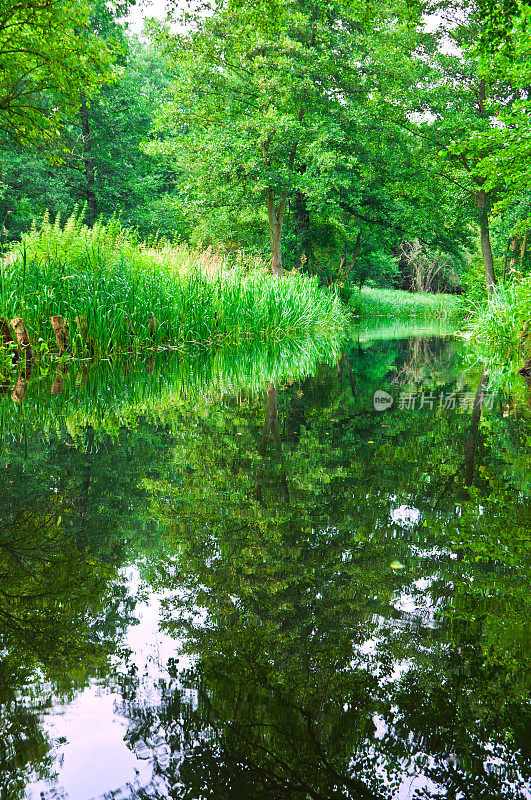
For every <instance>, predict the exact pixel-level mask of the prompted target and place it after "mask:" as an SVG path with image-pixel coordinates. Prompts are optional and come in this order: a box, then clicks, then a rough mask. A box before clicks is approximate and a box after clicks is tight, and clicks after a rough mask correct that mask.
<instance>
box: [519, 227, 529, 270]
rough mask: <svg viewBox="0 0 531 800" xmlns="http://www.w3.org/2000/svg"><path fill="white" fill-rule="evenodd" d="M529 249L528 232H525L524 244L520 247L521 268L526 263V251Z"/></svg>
mask: <svg viewBox="0 0 531 800" xmlns="http://www.w3.org/2000/svg"><path fill="white" fill-rule="evenodd" d="M526 250H527V233H526V234H524V238H523V239H522V246H521V248H520V269H521V268H522V266H523V264H524V258H525V251H526Z"/></svg>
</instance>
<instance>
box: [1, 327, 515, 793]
mask: <svg viewBox="0 0 531 800" xmlns="http://www.w3.org/2000/svg"><path fill="white" fill-rule="evenodd" d="M416 333H417V334H421V335H416V336H415V335H414V334H415V331H412V330H409V329H408V330H393V329H391V330H389V328H388V327H387V328H384V326H379V327H378V328H376V329H375V328H371V329H363V330H360V331H359V332H358V333H357V335H356V336H355V337H354V339H353V341H352V342H351V343H350V345H349V346H348V347H347V348H346V350H345V353H344V354H343V355H342V356H341V357H338V354H333V356H332V357H329V358H326V357H325V354H323V353H321V352H312V351H311V350H308V351H307V352H303V353H301V352H300V351H292V352H290V351H289V350H286V349H283V350H278V349H276V350H273V351H270V352H269V353H265V354H264V353H258V352H253V353H245V354H240V355H239V357H236V358H233V359H231V358H222V357H221V356H218V358H217V360H216V361H214V362H211V361H206V360H204V361H202V360H200V359H195V360H192V361H190V362H188V363H186V362H183V361H182V360H179V359H177V358H175V357H172V356H169V355H166V356H160V357H157V359H156V360H154V361H151V362H149V361H148V362H147V363H138V364H132V365H126V366H125V368H123V369H122V370H121V372H120V373H118V374H117V373H116V372H115V371H113V369H111V367H110V365H109V366H108V367H105V366H100V367H99V368H98V369H95V368H88V367H87V368H86V369H80V370H79V371H77V370H76V371H74V370H70V373H69V374H66V373H62V372H61V375H59V378H61V379H62V381H63V384H62V386H61V393H60V394H58V395H52V394H51V393H50V390H51V387H52V386H54V385H55V390H54V391H57V384H54V382H55V381H57V377H58V375H57V374H51V373H46V371H45V370H43V371H42V373H39V374H38V375H34V376H33V377H32V380H31V381H30V383H29V385H28V387H27V390H26V392H25V396H24V399H23V401H22V402H21V403H18V404H14V403H13V402H12V401H11V399H10V397H9V395H8V394H7V395H6V396H5V397H4V398H3V399H2V400H1V401H0V403H1V404H2V405H1V406H0V422H1V434H2V454H1V456H2V458H1V462H0V464H1V466H2V473H1V474H2V494H1V500H0V503H1V505H0V702H1V703H2V708H1V712H0V798H1V800H15V798H16V799H17V800H18V798H20V799H21V800H22V798H39V797H41V796H44V797H46V798H53V797H65V798H66V797H67V798H70V800H90V798H96V797H106V798H111V797H113V798H114V797H123V798H138V799H140V798H151V797H153V798H179V800H180V799H181V798H186V799H187V800H199V799H200V798H212V800H222V798H228V799H230V800H232V799H234V800H236V799H238V800H239V798H242V799H243V798H258V799H259V800H278V799H279V798H289V800H292V799H293V800H306V798H316V800H321V799H324V798H327V799H330V800H332V799H333V800H335V799H336V798H338V799H339V798H356V799H357V798H382V800H383V799H384V798H385V799H386V800H391V798H392V799H393V800H397V799H398V798H400V800H405V799H406V798H411V799H413V798H419V800H420V798H425V799H426V798H435V797H445V798H454V800H457V798H465V799H467V798H470V799H472V800H476V798H502V797H503V798H526V797H531V792H530V790H529V777H530V756H531V738H530V732H531V731H530V722H531V714H530V710H529V704H528V697H529V695H528V690H529V655H530V651H529V613H528V608H529V571H528V565H529V549H530V546H529V530H530V522H531V508H530V502H529V496H530V490H531V479H530V474H531V471H530V457H529V453H530V444H531V426H530V419H531V412H530V409H531V405H530V396H529V393H528V392H529V390H528V389H527V387H525V384H523V383H522V384H521V385H520V384H516V385H515V386H514V387H505V388H503V387H502V388H501V389H499V390H497V392H496V394H495V395H494V394H492V393H491V392H490V391H489V389H488V388H487V383H486V376H484V375H483V376H482V375H481V374H480V372H479V371H478V370H477V369H474V368H470V366H469V365H468V364H467V363H466V361H465V359H464V356H463V352H462V350H461V347H460V345H459V344H458V342H456V341H455V340H453V339H452V338H450V337H448V336H445V335H444V331H443V330H437V331H433V330H429V329H424V330H421V331H417V332H416ZM393 337H394V338H393ZM327 361H328V363H326V362H327ZM377 391H378V392H379V393H380V394H379V397H380V399H381V404H380V405H379V406H378V408H379V409H381V410H376V409H375V405H374V397H375V392H377ZM383 392H385V393H387V394H385V395H384V394H382V393H383ZM389 397H391V398H392V400H393V404H392V406H391V407H387V408H386V405H388V404H389V402H390V400H389ZM382 398H383V400H382Z"/></svg>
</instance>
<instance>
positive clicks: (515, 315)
mask: <svg viewBox="0 0 531 800" xmlns="http://www.w3.org/2000/svg"><path fill="white" fill-rule="evenodd" d="M470 311H471V313H472V321H471V323H470V324H469V326H468V328H467V329H466V331H465V337H466V338H467V339H468V340H469V342H470V345H471V347H472V349H473V351H474V353H475V354H476V356H477V358H478V359H479V360H480V361H483V363H485V364H486V365H487V366H489V367H490V368H491V369H494V368H499V367H501V366H503V365H505V366H506V367H507V368H508V369H509V371H510V370H518V369H519V368H520V367H522V366H523V363H524V361H527V359H529V358H531V276H528V277H527V278H526V279H524V280H522V281H520V282H518V283H514V284H511V285H509V286H507V287H505V286H498V287H497V288H496V289H495V290H494V292H493V293H492V294H491V296H490V297H489V298H488V299H487V301H486V302H485V303H484V304H473V305H472V304H471V305H470Z"/></svg>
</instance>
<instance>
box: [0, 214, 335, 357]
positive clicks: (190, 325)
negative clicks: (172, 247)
mask: <svg viewBox="0 0 531 800" xmlns="http://www.w3.org/2000/svg"><path fill="white" fill-rule="evenodd" d="M214 261H215V260H214ZM1 289H2V295H1V298H0V313H1V314H2V315H3V316H4V317H6V318H10V317H13V316H15V315H20V316H23V317H24V321H25V323H26V326H27V328H28V330H29V332H30V336H31V338H32V339H33V340H34V341H35V342H36V341H37V340H38V339H42V341H43V342H45V343H47V344H48V345H49V346H50V347H51V346H52V344H53V343H52V340H53V336H52V331H51V327H50V323H49V318H50V317H51V316H57V315H60V316H62V317H63V318H64V320H65V321H66V322H67V324H68V326H69V330H70V340H71V348H72V352H73V353H75V354H82V353H84V352H86V349H87V347H86V343H85V342H84V338H83V335H82V333H81V330H80V329H79V325H78V324H77V323H76V318H78V319H79V318H85V319H86V324H87V333H88V338H89V339H90V340H92V342H93V346H94V350H95V354H96V355H100V356H105V355H109V354H113V355H117V354H120V353H123V352H130V351H135V350H138V349H139V348H141V347H142V346H147V345H153V346H162V345H172V346H177V347H181V348H185V347H189V346H193V345H195V346H200V347H217V346H227V345H228V346H235V345H236V344H238V343H240V342H242V341H246V340H249V339H257V340H274V341H280V340H283V339H285V338H286V337H288V338H305V337H309V336H317V337H319V338H321V339H324V340H326V341H329V342H333V341H336V340H337V339H338V337H340V336H341V334H342V331H343V328H344V322H345V315H344V312H343V310H342V307H341V303H340V301H339V299H338V298H337V297H336V296H335V295H333V294H331V293H330V292H328V291H326V290H322V289H320V288H319V286H318V283H317V280H316V279H312V278H308V277H305V276H300V275H290V276H286V277H285V278H283V279H282V280H279V279H277V278H276V277H273V276H271V275H269V274H266V273H265V271H264V270H256V269H251V270H247V269H245V265H243V266H240V267H239V268H233V269H228V268H227V267H226V265H225V264H223V263H221V264H220V263H219V259H218V260H217V261H216V263H215V264H214V266H213V268H211V269H210V268H209V264H208V262H207V263H206V264H205V259H204V257H202V256H198V257H197V258H196V259H195V263H194V258H193V256H192V257H190V256H188V257H186V258H185V257H184V255H183V252H182V250H179V251H177V253H175V252H173V253H168V252H164V251H153V250H152V249H148V248H146V247H144V246H143V245H142V244H141V243H139V242H138V241H136V240H135V238H134V237H133V236H132V235H131V234H130V233H129V232H127V231H123V230H122V229H121V228H120V227H119V226H118V225H117V224H115V223H111V224H110V225H108V226H104V225H102V224H99V223H98V224H97V225H95V226H94V227H93V228H92V229H89V228H87V227H86V226H85V225H83V223H82V221H81V219H80V218H79V217H78V216H75V215H74V216H72V217H70V219H68V220H67V221H66V223H65V225H64V226H63V227H61V225H60V223H59V222H58V221H57V220H56V221H55V223H54V224H53V225H52V224H51V223H50V221H49V219H47V218H45V219H44V221H43V224H42V226H41V228H40V229H37V228H36V227H35V226H34V227H33V228H32V230H31V231H30V232H29V233H28V234H27V235H26V236H25V237H24V239H23V242H22V244H20V245H18V246H15V247H14V248H13V249H12V251H11V252H10V253H9V254H8V257H7V258H6V259H5V260H4V264H3V275H2V286H1ZM150 314H153V317H154V320H155V330H154V332H153V335H151V334H150V331H149V326H148V318H149V315H150Z"/></svg>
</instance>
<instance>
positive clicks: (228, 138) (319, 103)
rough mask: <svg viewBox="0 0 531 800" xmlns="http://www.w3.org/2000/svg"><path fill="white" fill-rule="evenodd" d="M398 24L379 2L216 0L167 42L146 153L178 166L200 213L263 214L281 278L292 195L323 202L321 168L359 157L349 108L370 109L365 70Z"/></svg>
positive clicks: (368, 74)
mask: <svg viewBox="0 0 531 800" xmlns="http://www.w3.org/2000/svg"><path fill="white" fill-rule="evenodd" d="M399 17H400V15H399V12H398V11H397V9H396V8H393V9H388V8H387V7H386V6H384V5H383V4H382V5H375V6H374V7H369V6H363V7H361V6H355V5H352V4H350V3H347V2H341V3H337V4H335V5H329V6H326V7H323V6H321V5H320V4H318V3H314V2H311V1H308V0H297V1H296V2H293V3H290V4H277V3H275V2H273V3H268V4H266V3H259V4H256V5H253V6H249V5H248V4H244V3H241V2H219V3H218V4H216V7H215V9H214V13H213V14H212V15H202V16H201V14H197V15H196V16H192V18H191V22H192V23H193V24H190V20H189V27H188V30H187V31H186V32H184V33H182V34H178V35H177V34H169V33H167V32H166V34H165V35H164V36H163V37H162V38H163V40H164V42H165V46H166V51H167V53H168V55H169V57H170V59H171V60H172V62H173V63H175V64H176V65H177V67H178V69H179V71H180V79H179V81H178V83H177V85H176V87H175V98H174V100H173V102H172V103H170V104H169V105H168V106H167V107H166V108H165V110H164V112H163V114H161V118H160V122H159V130H160V131H161V132H162V133H163V134H164V137H163V138H162V140H160V141H157V142H153V143H152V144H151V152H157V153H161V154H164V155H165V156H166V157H167V158H168V159H171V160H173V161H175V162H177V163H178V164H179V165H180V166H181V167H182V169H183V171H184V172H185V174H187V176H188V181H189V183H190V185H191V186H193V187H194V191H195V194H196V197H197V200H198V204H199V205H200V206H204V207H212V206H218V207H219V206H228V207H235V206H236V207H242V206H243V205H245V204H250V205H254V207H256V208H259V207H261V208H262V209H263V212H262V213H263V215H265V217H266V219H267V227H268V230H269V237H270V252H271V264H272V269H273V271H274V272H275V273H277V274H280V273H281V272H282V252H281V245H282V228H283V222H284V217H285V214H286V210H287V206H288V201H289V199H290V197H292V196H295V197H297V190H298V189H300V190H301V192H302V194H301V193H299V195H298V201H299V205H301V202H302V201H303V200H304V202H305V203H310V202H311V201H312V202H314V203H319V202H320V201H322V200H323V199H324V197H325V196H328V195H329V192H328V188H327V185H326V184H325V183H324V182H323V181H321V182H318V181H317V176H318V175H319V173H321V175H324V174H325V173H326V170H325V169H323V168H324V167H325V166H329V165H332V164H335V163H338V164H339V165H341V166H342V165H347V164H348V162H349V159H350V160H351V162H352V161H355V160H356V159H355V155H353V153H352V148H351V147H350V142H353V141H354V139H353V138H349V137H350V134H351V133H352V122H351V117H352V113H353V112H352V111H351V106H356V104H358V105H360V106H366V105H367V98H368V97H369V95H370V92H371V88H372V83H371V80H372V79H371V71H370V69H364V68H360V64H364V63H365V62H366V61H367V60H369V61H370V59H371V55H370V54H371V50H377V46H376V44H375V43H381V40H382V38H383V37H384V35H388V33H389V31H390V30H400V25H401V22H400V19H399ZM397 19H398V21H397ZM401 41H405V39H404V40H401ZM168 132H170V133H171V136H170V137H168V135H167V134H168ZM313 162H317V163H318V164H319V165H320V167H321V168H320V169H317V170H313V171H312V170H311V169H310V166H309V165H310V164H311V163H313ZM302 216H305V212H304V209H303V210H302V211H301V217H302Z"/></svg>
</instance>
